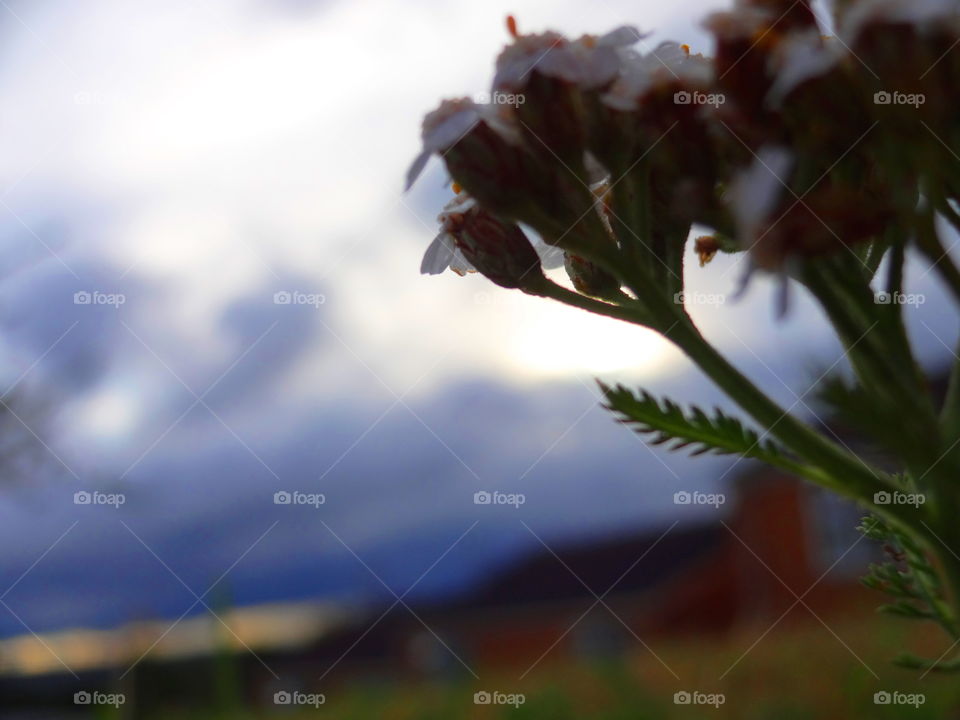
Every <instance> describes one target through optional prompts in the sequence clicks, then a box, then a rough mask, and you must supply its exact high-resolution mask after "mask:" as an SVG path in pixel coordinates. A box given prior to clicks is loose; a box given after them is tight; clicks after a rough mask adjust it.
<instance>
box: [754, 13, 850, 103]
mask: <svg viewBox="0 0 960 720" xmlns="http://www.w3.org/2000/svg"><path fill="white" fill-rule="evenodd" d="M843 54H844V48H843V46H842V45H841V43H840V42H839V41H838V40H837V39H835V38H823V37H821V35H820V33H819V32H818V31H817V30H816V29H810V30H807V31H804V32H795V33H791V34H789V35H787V36H786V37H784V38H783V40H782V41H781V42H780V43H779V44H778V45H777V46H776V48H775V49H774V55H773V58H772V60H771V63H772V65H773V70H774V73H775V75H774V81H773V85H772V87H771V88H770V95H769V97H768V100H769V101H770V102H771V103H773V104H779V103H780V102H781V101H782V100H783V98H784V97H786V96H787V95H789V94H790V92H791V91H793V89H794V88H796V87H798V86H799V85H801V84H803V83H804V82H806V81H807V80H809V79H811V78H814V77H818V76H820V75H824V74H826V73H827V72H829V71H830V70H831V69H832V68H834V67H835V66H836V65H837V63H839V62H840V59H841V58H842V57H843Z"/></svg>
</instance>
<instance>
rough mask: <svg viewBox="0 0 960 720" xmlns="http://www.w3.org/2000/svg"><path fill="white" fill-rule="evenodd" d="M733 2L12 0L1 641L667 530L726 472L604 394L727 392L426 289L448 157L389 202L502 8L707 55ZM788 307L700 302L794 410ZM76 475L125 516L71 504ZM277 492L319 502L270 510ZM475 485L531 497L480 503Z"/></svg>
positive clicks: (548, 318)
mask: <svg viewBox="0 0 960 720" xmlns="http://www.w3.org/2000/svg"><path fill="white" fill-rule="evenodd" d="M724 6H725V3H721V2H713V3H710V2H702V1H677V2H673V3H643V4H638V3H636V2H626V1H621V0H603V1H602V2H599V3H583V2H580V1H573V0H571V1H569V2H567V1H561V0H550V1H549V2H547V1H545V0H544V1H540V0H516V1H514V2H510V3H501V2H499V1H493V2H483V3H476V2H461V1H460V0H451V1H449V2H443V3H439V2H425V1H421V0H406V1H404V2H400V1H399V0H392V1H390V0H359V1H356V2H339V1H335V0H232V1H230V2H226V1H223V0H207V1H206V2H203V3H196V2H181V1H178V0H173V1H170V2H165V3H129V2H121V1H120V0H88V1H87V2H84V3H68V2H54V1H46V0H44V1H38V0H21V1H17V0H3V1H2V2H0V33H2V38H0V40H2V42H0V48H2V49H0V107H2V108H3V112H2V113H0V273H2V283H0V362H2V365H0V367H2V369H3V376H2V377H4V378H5V379H6V386H7V387H8V388H11V390H10V392H12V391H14V390H15V391H16V393H17V394H18V395H19V394H20V393H22V394H23V395H24V396H25V397H26V398H27V400H25V402H30V398H39V397H41V396H43V397H47V398H52V402H53V403H54V404H55V406H56V407H57V409H58V412H57V413H56V415H55V416H54V417H52V418H43V417H42V413H39V415H41V417H39V418H38V419H37V421H36V424H35V422H34V416H33V414H29V415H28V414H25V415H24V416H23V417H22V419H23V421H24V424H25V425H28V426H29V434H30V436H31V437H33V438H34V440H35V441H36V442H37V443H42V446H43V453H44V455H45V457H46V458H47V460H48V462H47V464H46V466H45V468H44V472H43V473H38V474H35V475H34V476H33V477H30V478H29V479H28V480H26V481H22V480H18V481H16V482H14V481H13V480H11V481H9V482H8V486H7V488H6V490H5V491H4V492H3V494H2V496H0V555H2V558H0V561H2V567H3V575H2V577H0V580H2V582H0V585H2V587H0V599H4V598H5V599H4V603H5V604H7V605H9V608H12V610H11V611H10V613H9V615H8V614H7V613H5V612H4V611H3V609H0V633H2V634H10V633H22V632H24V631H25V628H28V629H30V630H34V629H36V630H42V629H49V628H54V627H64V626H73V625H78V624H100V625H109V624H111V623H116V622H120V621H123V620H129V619H133V618H135V617H143V616H153V615H162V616H171V617H176V616H177V615H179V614H180V613H181V612H183V611H184V610H186V609H187V608H188V607H189V606H190V604H191V603H192V602H193V600H194V597H191V592H189V591H188V589H187V588H189V589H190V590H191V591H192V592H195V593H196V594H198V595H199V594H201V593H202V592H203V591H205V590H206V589H207V588H208V587H209V586H210V584H211V583H213V582H214V581H215V580H217V578H219V577H220V576H221V575H222V574H223V573H224V572H225V571H227V570H228V569H229V575H228V577H226V578H225V579H224V581H223V583H224V585H225V586H228V587H229V588H230V592H231V594H232V597H233V598H234V599H235V600H236V601H237V602H240V603H253V602H264V601H268V600H274V599H277V598H281V599H282V598H290V597H313V596H318V595H331V596H336V597H344V598H373V597H376V598H380V597H382V596H383V594H384V592H385V590H384V587H383V586H382V585H381V584H379V581H378V579H377V578H376V577H374V575H377V576H379V577H380V578H382V579H383V580H385V581H386V584H387V585H389V586H390V587H391V588H392V589H394V590H395V591H396V592H397V593H402V592H403V591H404V590H406V589H407V587H408V586H409V585H410V584H411V583H412V582H413V581H414V580H416V579H417V578H418V577H419V576H420V575H421V574H422V573H423V572H424V570H426V569H427V568H428V567H430V566H431V564H432V563H434V561H436V560H437V559H438V558H440V557H441V555H442V554H443V553H444V552H445V551H446V550H448V549H449V548H450V547H451V544H453V543H454V542H455V541H457V540H458V538H462V539H461V540H460V542H459V543H458V544H457V545H456V548H455V550H454V551H451V553H450V555H449V558H448V559H447V560H445V561H444V562H442V563H439V564H437V565H436V566H435V567H433V568H432V569H431V570H430V573H429V574H428V575H427V576H425V577H424V579H423V581H422V582H421V583H420V584H419V585H418V586H417V591H418V592H424V593H438V594H440V593H444V592H450V591H453V590H455V589H457V588H460V587H465V586H467V585H469V583H471V582H476V580H477V578H479V577H481V576H482V574H483V572H484V571H485V570H486V569H488V568H490V567H493V566H495V565H496V564H497V563H501V562H504V561H505V559H507V558H509V557H511V556H512V555H513V554H515V553H518V552H522V551H524V550H529V549H531V548H534V547H537V546H538V542H539V541H538V540H537V538H535V537H533V532H534V531H535V532H536V533H537V534H538V535H541V536H542V537H543V538H544V539H546V540H547V541H549V542H551V543H553V542H557V543H562V542H565V541H568V540H571V539H573V538H575V537H577V536H582V535H590V534H598V533H604V532H619V531H627V530H631V529H637V528H641V527H644V526H650V525H654V524H657V523H663V522H665V518H672V517H673V516H675V515H677V509H676V508H675V507H674V506H673V505H672V503H671V498H672V494H673V492H674V491H676V490H678V489H683V488H685V487H687V486H695V487H703V488H709V487H712V486H713V485H715V484H717V483H720V484H723V483H725V482H726V481H727V480H729V479H730V478H731V477H733V476H734V475H735V474H736V470H737V469H734V470H733V471H728V469H729V468H730V466H731V462H730V461H727V460H709V459H704V458H701V459H697V460H694V461H690V460H687V459H685V458H681V457H679V456H674V455H667V454H665V453H663V452H661V451H653V450H650V449H648V448H647V447H645V446H644V445H643V443H642V442H640V440H639V439H638V438H636V437H635V436H633V435H631V434H630V433H629V432H627V431H626V430H624V429H622V428H618V427H617V426H616V425H615V424H614V423H613V422H612V421H611V419H610V418H609V417H608V416H607V414H606V413H605V412H604V411H603V410H602V409H600V408H599V407H598V401H597V397H596V389H595V385H594V384H593V378H594V377H598V376H599V377H603V378H604V379H607V380H615V379H625V380H629V381H630V382H633V383H635V384H643V385H645V386H646V387H648V388H650V389H651V390H653V391H656V392H659V393H670V394H672V395H674V396H675V397H677V398H679V399H682V400H696V401H697V402H699V403H700V404H703V405H712V404H716V403H722V400H721V399H720V397H719V395H718V394H717V393H716V392H715V391H713V390H712V389H711V388H710V387H709V385H708V384H707V383H705V382H704V381H703V380H702V378H700V376H699V375H698V374H696V373H694V372H692V370H691V368H690V366H689V363H688V362H687V361H686V360H685V359H683V358H682V356H680V355H679V354H677V353H676V352H675V351H673V350H671V349H670V348H669V347H667V346H666V345H665V344H664V343H663V342H661V341H660V340H659V339H657V338H656V337H655V336H653V335H652V334H650V333H647V332H645V331H642V330H638V329H635V328H631V327H628V326H625V325H621V324H618V323H616V322H614V321H610V320H605V319H600V318H595V317H590V316H587V315H583V314H580V313H578V312H576V311H573V310H568V309H565V308H559V307H554V306H552V305H550V304H548V303H546V302H545V301H538V300H534V299H530V298H526V297H522V296H517V295H514V294H510V293H508V292H506V291H501V290H499V289H497V288H495V287H493V286H492V285H490V284H489V283H487V282H486V281H484V280H483V279H482V278H478V277H468V278H458V277H456V276H454V275H452V274H451V275H444V276H441V277H429V278H428V277H421V276H420V275H418V272H417V271H418V265H419V260H420V256H421V254H422V252H423V250H424V248H425V247H426V245H427V243H428V242H429V240H430V239H431V238H432V236H433V235H434V233H435V221H434V217H435V215H436V213H437V212H438V211H439V209H440V208H441V207H442V205H443V203H444V202H445V200H446V198H447V197H448V196H449V194H450V193H449V190H448V189H446V178H445V176H444V174H443V170H442V167H441V166H440V164H439V163H438V162H437V161H436V160H434V161H431V164H430V165H429V166H428V171H427V173H426V174H425V175H424V176H423V177H422V178H421V180H420V182H419V183H418V184H417V185H416V187H415V188H414V190H413V191H412V192H410V193H409V194H408V195H405V196H404V195H401V192H400V190H401V187H402V181H403V176H404V172H405V170H406V168H407V165H408V163H409V162H410V161H411V159H412V158H413V157H414V156H415V155H416V153H417V152H418V150H419V124H420V120H421V118H422V116H423V114H424V113H425V112H427V111H429V110H430V109H432V108H433V107H435V105H436V104H437V103H438V101H439V100H440V98H442V97H444V96H458V95H475V94H478V93H481V92H483V91H484V90H485V89H486V88H487V86H488V84H489V81H490V78H491V76H492V67H493V61H494V58H495V56H496V53H497V52H499V50H500V48H501V47H502V45H503V44H504V43H505V41H506V39H507V38H506V32H505V29H504V17H505V16H506V14H507V13H508V12H512V13H514V14H515V15H516V16H517V18H518V20H519V23H520V27H521V29H522V30H531V31H532V30H541V29H545V28H548V27H549V28H554V29H558V30H562V31H565V32H568V33H571V34H579V33H581V32H584V31H587V32H603V31H605V30H608V29H610V28H612V27H615V26H617V25H619V24H622V23H625V22H628V23H632V24H635V25H637V26H638V27H640V28H641V29H642V30H651V31H655V35H654V36H653V37H652V38H651V39H650V40H648V41H647V44H648V46H652V45H653V44H655V43H656V42H659V41H660V40H661V39H667V38H671V39H677V40H681V41H685V42H689V43H691V45H693V47H694V50H695V51H704V52H707V53H709V51H710V47H709V44H708V41H707V38H706V37H705V35H704V34H703V33H702V32H701V31H700V30H699V28H698V26H697V22H698V19H699V18H700V17H702V16H703V14H704V13H705V12H706V10H708V9H714V8H722V7H724ZM688 262H689V263H690V264H691V265H692V267H693V269H692V271H691V284H692V287H693V288H694V289H697V290H701V291H703V292H716V293H727V294H732V292H733V291H734V289H735V288H736V286H737V284H738V281H739V277H740V274H741V272H742V271H743V265H742V264H740V263H739V262H738V261H737V260H733V259H730V258H719V259H718V260H717V261H715V262H714V263H712V264H711V265H710V266H708V267H707V268H705V269H703V270H701V269H699V268H697V267H696V265H695V261H694V259H693V258H690V259H688ZM913 276H914V277H915V278H917V279H918V282H919V283H920V286H922V287H923V288H924V290H925V291H926V292H927V293H929V295H928V302H927V304H926V305H925V306H924V307H922V308H920V309H919V311H918V312H917V313H916V316H917V317H916V321H915V322H914V324H913V328H912V330H913V332H914V334H915V336H916V337H917V339H918V341H919V342H920V344H921V346H922V347H923V348H924V351H923V352H924V356H925V358H926V360H928V361H929V362H930V363H933V364H936V363H937V362H942V361H944V359H945V358H946V357H947V351H946V350H945V349H944V344H945V345H947V346H953V343H954V335H953V333H954V328H953V327H952V323H951V322H949V318H948V317H947V315H946V314H944V313H940V312H938V299H939V298H941V297H942V294H941V291H940V289H939V287H938V286H937V285H936V284H935V282H934V281H933V278H932V276H931V275H929V274H926V273H925V271H924V269H923V268H922V267H919V266H918V267H915V268H914V272H913ZM78 292H87V293H102V294H103V295H101V296H99V297H103V296H104V295H110V294H122V295H123V297H124V300H125V301H124V303H123V304H122V305H120V306H119V307H116V306H113V305H109V304H89V305H82V304H80V305H78V304H75V302H74V296H75V293H78ZM278 292H290V293H301V294H302V295H308V296H314V297H315V298H317V302H316V303H315V304H300V305H297V304H289V305H283V304H277V303H275V302H274V296H275V293H278ZM320 296H322V300H323V302H322V303H321V302H319V299H320ZM774 297H775V288H774V286H773V284H772V283H771V282H770V281H768V280H764V279H759V280H758V281H756V282H755V283H753V284H752V285H751V287H750V290H749V293H748V295H747V297H746V298H744V299H743V300H740V301H738V302H736V303H734V302H733V301H732V299H731V300H730V301H729V302H727V303H726V304H724V305H723V306H720V307H703V308H698V310H697V313H696V317H697V320H698V321H699V322H700V323H701V325H702V326H703V327H704V329H705V332H706V333H707V334H708V335H709V336H710V337H711V338H713V339H715V340H716V342H717V343H718V344H719V345H720V346H721V347H722V348H724V349H725V350H726V351H727V352H729V353H730V354H731V356H732V357H733V358H734V359H735V360H736V362H737V363H738V364H740V365H741V366H742V367H744V368H745V369H746V370H747V371H748V372H750V373H751V374H752V375H753V376H754V377H755V378H756V380H757V382H758V383H759V384H761V385H762V386H763V387H764V388H766V389H767V390H768V391H769V392H770V393H771V394H772V395H774V396H775V397H777V398H778V399H779V400H780V401H781V402H784V403H785V405H786V406H788V407H789V406H793V407H794V411H795V412H807V411H808V408H807V407H806V405H809V406H810V407H811V408H814V409H815V406H814V404H813V402H812V400H811V399H810V398H809V397H806V396H802V394H803V393H804V392H806V391H807V389H808V388H809V386H810V383H811V382H812V380H813V379H815V378H816V377H817V375H818V372H819V371H822V370H824V369H826V368H828V367H830V366H832V365H834V364H835V363H836V362H837V361H838V359H839V358H840V354H841V353H840V350H839V349H838V347H837V344H836V342H835V341H834V340H833V339H832V338H831V337H830V335H829V333H827V332H826V330H825V328H824V325H823V323H822V318H821V317H820V315H819V313H818V311H817V310H815V309H814V307H813V306H812V305H811V304H810V303H808V302H807V301H806V299H805V298H803V297H801V296H799V295H797V296H796V297H795V298H794V303H793V307H792V311H791V314H790V315H789V317H788V318H787V319H786V320H784V321H776V319H775V317H774ZM941 341H942V342H941ZM798 394H799V395H801V396H802V397H803V401H802V402H799V403H798V402H797V395H798ZM45 419H46V420H48V421H47V422H45V421H44V420H45ZM723 475H725V477H724V479H722V480H718V478H719V477H720V476H723ZM95 489H99V490H101V491H104V492H122V493H124V494H125V496H126V503H125V504H124V506H123V507H122V508H120V509H118V510H117V509H112V508H93V507H85V506H77V505H75V504H74V503H73V493H74V492H75V491H78V490H95ZM284 489H286V490H295V489H299V490H302V491H305V492H323V493H324V494H325V495H326V498H327V502H326V504H325V505H324V506H323V507H322V508H320V509H313V508H289V507H278V506H275V505H274V504H273V501H272V498H273V493H274V492H275V491H277V490H284ZM483 489H488V490H494V489H499V490H503V491H511V492H523V493H525V494H526V495H527V498H528V500H527V503H526V504H525V505H524V507H523V508H521V509H520V510H514V509H503V508H478V507H477V506H475V505H474V504H473V501H472V498H473V493H474V492H476V491H477V490H483ZM690 512H692V510H691V511H690ZM521 519H522V520H523V522H520V520H521ZM682 519H693V518H692V516H691V515H690V513H688V514H687V515H686V516H684V518H682ZM475 523H476V524H475ZM523 523H526V524H527V525H526V526H525V525H524V524H523ZM465 532H466V533H467V535H464V533H465ZM354 553H355V554H356V555H354ZM361 559H362V562H361V561H360V560H361ZM365 564H366V565H367V566H368V568H367V567H364V565H365ZM368 569H369V572H368ZM18 578H19V579H18ZM181 580H182V581H183V582H182V583H181V582H180V581H181ZM4 590H6V593H5V592H4ZM14 611H15V612H14Z"/></svg>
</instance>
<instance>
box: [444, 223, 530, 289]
mask: <svg viewBox="0 0 960 720" xmlns="http://www.w3.org/2000/svg"><path fill="white" fill-rule="evenodd" d="M454 238H455V241H456V245H457V248H458V249H459V250H460V252H461V253H463V256H464V257H465V258H466V259H467V260H468V261H469V262H470V263H472V264H473V266H474V267H475V268H476V269H477V271H478V272H480V273H481V274H482V275H484V276H485V277H486V278H487V279H488V280H490V281H492V282H494V283H496V284H497V285H499V286H500V287H504V288H520V289H521V290H533V289H536V288H537V287H538V286H539V284H540V283H541V282H542V281H543V279H544V275H543V267H542V265H541V264H540V256H539V255H538V254H537V251H536V250H534V248H533V245H532V244H531V243H530V240H529V239H528V238H527V236H526V235H525V234H524V232H523V230H521V229H520V228H519V227H518V226H517V225H514V224H513V223H505V222H503V221H501V220H500V219H498V218H497V217H495V216H494V215H492V214H490V213H489V212H487V211H485V210H483V209H481V208H479V207H476V208H473V209H472V210H470V211H468V212H467V213H466V214H465V215H464V216H463V222H462V225H461V227H460V228H459V231H457V232H455V233H454Z"/></svg>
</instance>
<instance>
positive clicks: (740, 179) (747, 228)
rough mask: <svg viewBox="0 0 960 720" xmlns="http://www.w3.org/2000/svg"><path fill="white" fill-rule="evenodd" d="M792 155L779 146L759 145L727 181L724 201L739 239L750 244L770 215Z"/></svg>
mask: <svg viewBox="0 0 960 720" xmlns="http://www.w3.org/2000/svg"><path fill="white" fill-rule="evenodd" d="M793 162H794V158H793V154H792V153H791V152H790V151H789V150H787V149H786V148H783V147H775V146H766V147H762V148H760V152H759V153H757V157H756V158H755V159H754V161H753V162H752V163H751V164H750V166H749V167H748V168H747V169H746V170H742V171H741V172H740V173H738V174H737V175H736V177H735V178H734V179H733V181H732V182H731V183H730V188H729V189H728V190H727V197H726V199H727V202H728V203H729V205H730V211H731V212H732V213H733V219H734V222H735V223H736V226H737V230H738V233H739V235H740V238H741V240H742V241H743V242H746V243H752V242H754V241H755V240H757V238H758V237H759V236H760V230H761V228H762V227H763V225H764V223H765V222H766V221H767V219H768V218H769V217H770V215H771V213H772V212H773V209H774V208H775V207H776V205H777V201H778V200H779V199H780V196H781V195H782V194H783V191H784V190H785V189H786V188H787V187H789V186H788V185H787V179H788V175H789V173H790V170H791V168H792V167H793Z"/></svg>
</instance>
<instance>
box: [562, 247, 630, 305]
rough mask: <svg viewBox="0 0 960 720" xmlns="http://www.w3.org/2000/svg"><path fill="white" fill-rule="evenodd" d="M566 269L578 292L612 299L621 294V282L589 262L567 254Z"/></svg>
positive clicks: (565, 259)
mask: <svg viewBox="0 0 960 720" xmlns="http://www.w3.org/2000/svg"><path fill="white" fill-rule="evenodd" d="M564 267H565V268H566V270H567V276H568V277H569V278H570V281H571V282H572V283H573V286H574V287H575V288H576V289H577V292H579V293H581V294H583V295H590V296H592V297H597V298H612V297H615V296H617V295H619V294H620V282H619V281H618V280H617V279H616V278H615V277H613V275H611V274H610V273H608V272H607V271H605V270H603V269H602V268H600V267H597V266H596V265H595V264H594V263H592V262H590V261H589V260H584V259H583V258H582V257H578V256H576V255H573V254H571V253H566V254H565V256H564Z"/></svg>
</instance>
